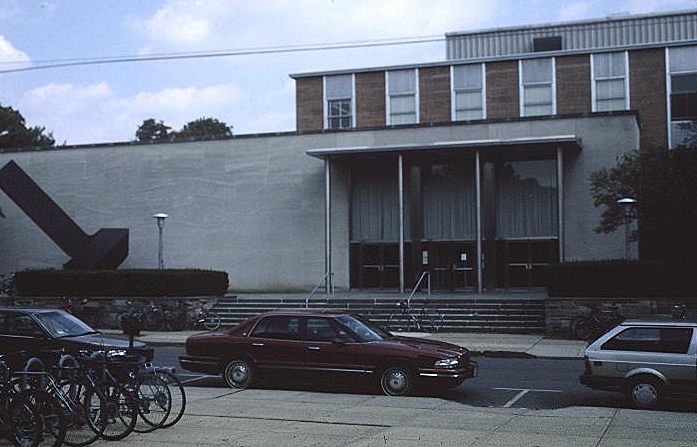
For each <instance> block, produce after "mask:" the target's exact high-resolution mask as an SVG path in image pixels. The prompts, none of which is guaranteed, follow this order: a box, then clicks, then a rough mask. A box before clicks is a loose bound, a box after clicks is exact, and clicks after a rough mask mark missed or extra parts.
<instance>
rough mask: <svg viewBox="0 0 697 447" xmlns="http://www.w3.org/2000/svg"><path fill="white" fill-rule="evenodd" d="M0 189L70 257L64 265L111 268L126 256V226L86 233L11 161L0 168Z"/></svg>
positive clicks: (65, 266)
mask: <svg viewBox="0 0 697 447" xmlns="http://www.w3.org/2000/svg"><path fill="white" fill-rule="evenodd" d="M0 189H2V190H3V191H4V192H5V194H7V195H8V197H9V198H10V199H12V200H13V201H14V202H15V203H16V204H17V206H18V207H20V208H21V209H22V211H24V212H25V213H26V214H27V216H29V217H30V218H31V220H33V221H34V223H35V224H36V225H38V226H39V228H41V229H42V230H43V232H44V233H46V235H47V236H48V237H50V238H51V240H53V242H55V243H56V245H58V246H59V247H60V248H61V250H63V251H64V252H65V253H67V254H68V256H70V257H71V258H72V259H70V261H68V262H67V263H65V264H64V265H63V267H64V268H67V269H95V270H96V269H115V268H117V267H118V266H119V265H121V263H122V262H123V261H124V259H126V256H128V228H102V229H101V230H99V231H97V232H96V233H95V234H93V235H91V236H90V235H88V234H86V233H85V232H84V231H82V229H81V228H80V227H79V226H78V225H77V224H76V223H75V222H74V221H73V220H72V219H71V218H70V216H68V215H67V214H66V213H65V211H63V210H62V209H61V207H59V206H58V205H57V204H56V202H54V201H53V200H52V199H51V198H50V197H49V196H48V194H46V193H45V192H44V191H43V190H42V189H41V187H39V185H37V184H36V182H34V180H32V178H31V177H29V175H27V173H26V172H24V170H22V168H20V167H19V166H18V165H17V163H15V162H14V161H12V160H11V161H9V162H8V163H7V164H5V166H3V167H2V169H0Z"/></svg>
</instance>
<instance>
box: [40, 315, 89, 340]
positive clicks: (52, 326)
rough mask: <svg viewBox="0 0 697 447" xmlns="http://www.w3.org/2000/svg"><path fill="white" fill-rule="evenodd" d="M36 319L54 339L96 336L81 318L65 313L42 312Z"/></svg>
mask: <svg viewBox="0 0 697 447" xmlns="http://www.w3.org/2000/svg"><path fill="white" fill-rule="evenodd" d="M35 316H36V319H37V320H39V322H40V323H41V324H42V325H43V326H44V327H45V328H46V330H47V331H48V332H49V333H50V334H51V336H53V337H54V338H60V337H75V336H77V335H85V334H94V333H95V332H97V331H95V330H94V329H92V328H91V327H89V326H88V325H87V324H86V323H84V322H83V321H82V320H80V319H79V318H76V317H74V316H73V315H70V314H69V313H65V312H58V311H56V312H41V313H38V314H36V315H35Z"/></svg>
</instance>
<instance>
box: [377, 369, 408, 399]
mask: <svg viewBox="0 0 697 447" xmlns="http://www.w3.org/2000/svg"><path fill="white" fill-rule="evenodd" d="M411 386H412V380H411V374H410V372H409V370H408V369H406V368H403V367H401V366H393V367H390V368H387V369H386V370H385V371H384V372H383V373H382V376H381V377H380V387H381V388H382V392H383V393H385V394H386V395H388V396H406V395H407V394H409V391H411Z"/></svg>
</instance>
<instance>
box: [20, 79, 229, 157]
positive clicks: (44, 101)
mask: <svg viewBox="0 0 697 447" xmlns="http://www.w3.org/2000/svg"><path fill="white" fill-rule="evenodd" d="M240 97H241V93H240V91H239V88H238V87H237V86H236V85H234V84H217V85H210V86H204V87H183V88H166V89H162V90H160V91H156V92H140V93H137V94H135V95H132V96H126V97H120V96H119V95H118V94H117V93H116V92H115V91H114V90H113V89H112V87H111V86H110V85H109V84H108V83H106V82H101V83H97V84H91V85H74V84H67V83H66V84H48V85H45V86H42V87H38V88H35V89H33V90H30V91H28V92H27V93H25V94H24V95H23V96H22V98H21V100H20V103H19V109H20V110H22V114H23V115H24V117H25V118H26V120H27V122H28V123H30V124H31V125H40V126H44V127H46V130H47V131H49V132H53V134H54V137H55V138H56V142H57V143H58V144H62V143H63V142H66V143H67V144H89V143H102V142H115V141H116V142H118V141H129V140H132V139H134V137H135V131H136V129H137V128H138V126H139V125H140V124H141V123H142V122H143V120H145V119H148V118H155V119H157V120H163V121H164V122H165V124H167V125H169V126H171V127H172V128H174V129H179V128H181V127H182V126H183V125H184V124H185V123H187V122H189V121H192V120H195V119H197V118H201V117H204V116H205V117H213V118H217V119H219V120H221V121H224V122H227V123H228V124H231V125H234V123H233V122H231V120H230V111H231V110H235V104H236V103H237V102H238V101H239V99H240ZM76 123H79V125H76ZM65 135H69V139H67V137H66V136H65ZM66 140H67V141H66Z"/></svg>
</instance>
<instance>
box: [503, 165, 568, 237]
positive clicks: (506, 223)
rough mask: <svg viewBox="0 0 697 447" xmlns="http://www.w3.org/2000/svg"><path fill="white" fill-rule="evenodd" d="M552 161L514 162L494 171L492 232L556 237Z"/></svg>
mask: <svg viewBox="0 0 697 447" xmlns="http://www.w3.org/2000/svg"><path fill="white" fill-rule="evenodd" d="M556 178H557V177H556V162H555V160H535V161H515V162H508V163H504V164H503V165H502V168H501V169H499V170H498V172H497V173H496V186H497V200H496V235H497V237H504V238H522V237H555V236H558V234H559V230H558V221H557V216H558V210H557V193H558V191H557V180H556Z"/></svg>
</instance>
